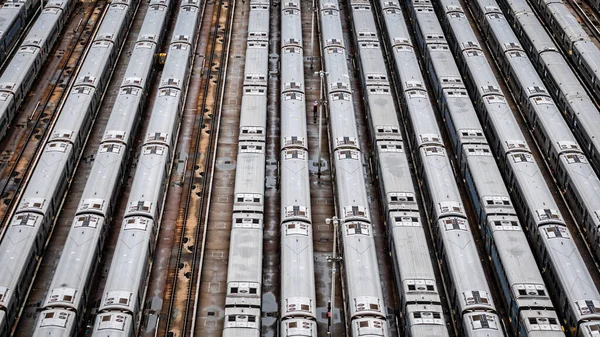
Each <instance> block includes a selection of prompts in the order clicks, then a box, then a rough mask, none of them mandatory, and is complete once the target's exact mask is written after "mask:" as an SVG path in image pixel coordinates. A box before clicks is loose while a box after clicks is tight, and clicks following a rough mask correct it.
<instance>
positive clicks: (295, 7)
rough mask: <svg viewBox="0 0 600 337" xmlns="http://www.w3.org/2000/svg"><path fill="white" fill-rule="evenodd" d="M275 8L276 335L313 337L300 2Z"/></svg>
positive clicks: (314, 314) (313, 294)
mask: <svg viewBox="0 0 600 337" xmlns="http://www.w3.org/2000/svg"><path fill="white" fill-rule="evenodd" d="M281 5H282V6H281V54H280V55H281V99H280V102H281V113H280V116H281V156H280V159H279V167H280V184H279V185H280V190H281V199H280V200H281V306H280V308H281V316H280V317H281V327H280V336H282V337H293V336H306V337H317V323H316V319H317V311H316V302H317V297H316V290H315V266H314V256H313V236H312V228H313V227H312V217H311V212H312V208H311V203H310V176H309V171H308V142H307V140H308V138H307V130H306V128H307V125H306V96H305V92H304V87H305V86H304V51H303V44H302V43H303V39H302V13H301V9H300V6H301V2H300V0H289V1H285V2H283V3H282V4H281ZM261 98H264V99H266V97H261Z"/></svg>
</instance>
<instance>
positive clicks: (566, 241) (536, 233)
mask: <svg viewBox="0 0 600 337" xmlns="http://www.w3.org/2000/svg"><path fill="white" fill-rule="evenodd" d="M474 13H476V14H475V15H476V17H477V21H478V23H479V24H480V28H482V31H483V32H484V35H486V36H487V37H488V40H487V41H488V42H489V44H490V46H491V48H490V49H491V51H492V53H493V54H494V56H495V57H496V59H497V61H498V63H499V64H500V65H501V68H502V71H503V73H504V74H505V75H507V76H508V80H509V81H508V82H509V85H510V86H511V87H512V90H513V92H517V93H519V95H518V97H517V102H518V103H520V104H522V105H523V107H526V109H525V114H526V118H527V119H528V120H529V121H530V123H532V125H535V126H536V128H537V129H538V130H537V131H534V135H535V136H536V138H538V139H539V142H540V145H541V147H542V152H544V153H545V154H546V156H547V157H548V159H549V161H550V162H551V163H553V164H551V165H554V166H555V167H556V166H558V167H559V168H560V169H559V170H563V172H564V171H567V166H566V165H565V164H564V163H566V160H565V159H566V158H568V157H577V158H581V157H579V156H582V157H583V155H582V154H581V151H578V147H577V146H576V143H575V142H573V140H572V138H568V137H569V136H571V137H572V135H569V133H568V127H567V126H566V123H565V122H564V120H562V119H561V118H557V117H555V116H558V115H559V112H558V109H557V107H556V106H555V105H554V103H553V101H552V99H551V98H550V97H548V94H547V92H546V89H545V88H544V87H543V85H542V84H539V78H537V77H536V76H537V74H536V73H535V70H534V69H533V65H532V64H531V62H530V61H529V60H528V59H527V57H526V56H525V55H524V52H523V50H522V49H521V47H520V45H519V43H518V41H516V37H515V36H514V34H512V33H511V30H510V28H509V26H508V23H507V21H506V19H504V17H503V15H502V14H499V13H498V10H497V5H496V4H495V2H493V1H488V0H479V1H478V2H477V6H474ZM471 57H474V56H471ZM475 72H477V73H481V67H479V68H477V69H472V70H471V71H470V76H471V81H473V82H474V83H473V87H475V86H477V85H478V84H477V83H481V82H482V81H481V80H480V79H478V77H477V76H475V75H474V74H475ZM473 92H474V93H477V92H478V91H473ZM478 95H479V98H478V99H479V100H481V99H482V98H483V97H481V96H482V95H481V92H480V91H479V94H478ZM494 95H495V96H498V95H500V93H495V94H494ZM493 107H494V105H489V106H488V108H487V109H484V110H483V111H482V114H483V116H482V119H483V120H486V121H488V122H489V123H490V125H491V128H490V129H494V132H493V133H492V135H493V137H492V139H493V142H494V143H495V144H496V146H494V149H496V150H498V151H500V153H499V154H500V155H501V156H504V157H506V158H507V159H506V160H505V163H506V164H507V165H506V166H505V170H504V175H505V179H506V181H507V183H508V187H509V189H510V190H512V191H513V193H514V195H515V200H516V202H515V204H514V205H515V207H516V208H517V210H518V213H519V214H520V215H521V219H522V220H523V223H524V224H525V226H526V228H527V230H528V232H529V234H530V239H531V241H532V243H533V245H532V246H533V247H534V251H535V253H536V255H537V258H538V261H540V264H541V266H542V267H543V268H544V270H545V271H546V273H547V275H548V279H549V280H550V282H549V283H548V292H549V293H550V296H551V298H552V299H553V301H554V303H564V305H561V306H560V307H559V308H558V309H559V311H560V313H561V316H562V323H563V324H564V325H565V326H566V327H567V332H569V334H570V335H572V336H584V335H586V334H585V331H584V330H585V329H583V330H582V329H580V328H578V325H580V326H583V324H584V323H585V322H594V321H596V320H597V317H596V314H595V313H594V310H589V308H588V310H581V308H580V307H578V306H579V305H580V303H582V301H583V302H585V303H589V304H590V308H592V307H593V306H594V305H595V304H594V303H596V301H597V298H598V297H597V296H598V291H597V289H595V287H594V286H593V281H592V280H591V276H590V275H589V273H588V271H587V268H586V267H585V265H584V263H583V260H582V258H581V255H580V254H579V252H578V251H577V248H576V246H575V243H574V242H573V240H572V239H571V234H570V232H569V230H568V228H567V227H566V225H565V223H564V221H563V219H562V215H561V214H560V212H559V211H558V206H557V204H556V202H555V200H554V197H553V195H552V193H551V191H550V190H549V189H548V187H547V184H546V182H545V181H544V178H543V176H542V175H541V172H540V170H539V167H538V166H537V164H536V163H535V161H534V159H533V155H531V153H530V152H529V149H528V147H527V146H526V143H525V140H524V137H523V136H522V135H521V136H519V131H518V126H517V123H516V122H513V121H514V117H512V118H511V116H510V115H509V114H505V113H500V111H505V109H503V108H502V109H501V110H499V112H498V113H496V112H495V110H494V109H493ZM545 132H550V133H551V134H545ZM536 133H537V134H536ZM508 137H510V138H508ZM549 137H552V138H551V139H552V140H550V141H548V138H549ZM565 138H567V139H568V140H567V141H565V140H564V139H565ZM500 143H506V144H507V145H509V146H501V145H500ZM552 143H554V144H552ZM551 151H554V152H551ZM577 158H571V162H573V163H576V161H577ZM575 168H576V167H573V168H569V169H568V170H573V171H572V172H575V171H574V170H575ZM589 170H591V168H589ZM582 172H583V171H580V173H582ZM589 172H590V171H587V174H589ZM580 173H578V174H580ZM556 238H557V239H556ZM555 239H556V240H555ZM559 246H560V247H559ZM566 251H569V253H566ZM566 260H568V262H567V261H566ZM565 264H568V265H570V266H574V267H573V269H571V268H569V269H568V270H566V269H564V268H559V267H557V266H558V265H565ZM566 274H568V275H566ZM575 284H577V285H575ZM538 294H539V292H538ZM583 297H585V299H583ZM584 312H585V313H584ZM544 316H545V317H541V318H543V319H544V320H543V321H540V320H539V318H540V317H536V318H535V321H536V322H543V324H542V327H543V328H544V329H545V330H546V331H551V330H558V329H557V324H555V323H557V322H556V317H554V316H553V315H549V314H547V315H544ZM530 321H533V319H530ZM525 323H526V322H525ZM523 326H524V328H525V329H526V330H528V331H533V328H532V327H531V326H530V325H527V324H524V325H523Z"/></svg>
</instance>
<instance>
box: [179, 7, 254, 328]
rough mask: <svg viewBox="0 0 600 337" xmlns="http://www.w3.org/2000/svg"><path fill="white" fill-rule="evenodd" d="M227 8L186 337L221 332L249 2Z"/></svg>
mask: <svg viewBox="0 0 600 337" xmlns="http://www.w3.org/2000/svg"><path fill="white" fill-rule="evenodd" d="M233 5H235V6H233ZM232 6H233V7H232V8H231V10H232V11H233V24H232V33H231V42H230V50H229V55H228V57H227V76H226V79H225V91H224V97H223V103H222V106H221V109H220V110H219V111H218V112H215V113H218V116H217V117H216V118H218V123H217V125H218V137H217V144H216V150H215V151H216V153H215V157H214V160H215V165H214V166H213V167H212V168H211V173H212V174H211V186H212V188H211V195H210V197H209V198H207V200H206V202H207V203H209V205H207V208H206V209H207V212H206V213H205V214H203V221H204V220H205V219H204V217H207V218H206V224H207V227H206V236H205V246H204V257H203V262H202V266H201V272H200V275H199V276H200V278H199V281H200V283H199V288H198V291H199V293H198V294H197V296H198V303H197V308H196V317H195V319H196V321H195V325H194V330H193V331H192V334H191V336H202V337H213V336H214V337H217V336H219V337H220V336H221V335H222V332H223V318H224V306H225V292H226V290H227V287H226V284H227V260H228V257H229V238H230V231H231V211H232V207H233V185H234V179H235V167H236V157H237V140H238V128H239V118H240V105H241V99H242V91H241V90H240V88H241V87H242V82H243V76H244V63H245V57H244V55H245V52H246V36H247V29H248V10H249V1H242V2H239V1H236V2H232ZM216 131H217V130H215V132H216Z"/></svg>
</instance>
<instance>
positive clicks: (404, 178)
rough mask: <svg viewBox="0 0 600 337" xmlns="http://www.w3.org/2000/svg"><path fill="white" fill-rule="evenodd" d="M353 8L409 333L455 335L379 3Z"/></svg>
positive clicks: (356, 1) (355, 0)
mask: <svg viewBox="0 0 600 337" xmlns="http://www.w3.org/2000/svg"><path fill="white" fill-rule="evenodd" d="M386 6H388V7H386V11H385V13H384V15H385V19H386V20H388V19H390V17H388V13H389V10H390V7H389V6H390V3H389V2H386ZM349 7H350V8H349V9H350V13H351V17H352V23H353V29H352V31H353V38H354V45H355V47H356V50H357V51H358V52H357V53H356V55H357V56H358V58H357V61H358V62H357V65H358V69H359V71H360V79H361V84H362V92H363V98H364V101H365V106H366V113H367V118H368V120H369V130H370V135H371V144H372V146H373V149H374V151H373V154H374V158H373V159H374V160H375V161H376V164H375V165H372V166H373V167H375V168H376V173H377V178H378V179H377V180H378V182H379V189H380V192H381V194H380V197H381V200H382V203H383V211H384V214H385V219H386V223H387V229H388V233H387V237H388V241H389V249H390V253H391V256H392V261H393V269H394V275H395V281H396V288H397V291H398V294H399V296H400V304H401V306H400V312H401V317H402V318H403V319H402V326H403V330H404V335H405V336H413V337H416V336H423V337H425V336H440V337H443V336H449V334H448V326H447V325H446V323H447V322H446V319H445V317H444V312H443V309H442V303H441V299H440V294H439V287H438V284H439V280H437V279H436V275H435V271H434V265H433V262H432V256H431V254H430V250H429V247H428V244H427V239H426V234H425V229H424V228H423V222H422V219H421V211H423V209H422V207H421V206H420V205H419V202H418V200H417V199H416V193H415V187H414V182H413V179H412V178H411V172H410V163H409V160H408V157H407V154H406V153H405V149H406V144H405V142H404V141H403V136H402V129H403V127H402V126H401V125H400V122H399V119H398V118H399V115H400V113H399V109H398V108H399V107H398V106H396V103H395V98H394V96H393V93H392V85H391V80H390V77H389V75H388V72H387V70H386V65H385V58H384V54H383V51H382V49H383V48H382V46H381V42H380V40H379V39H380V36H379V34H378V30H377V27H376V25H375V16H374V9H375V8H374V7H371V5H370V3H369V1H364V0H352V1H350V2H349ZM395 9H398V10H399V9H400V8H399V7H395ZM392 20H393V19H392ZM390 23H391V21H390ZM395 24H397V23H395Z"/></svg>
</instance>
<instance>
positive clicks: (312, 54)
mask: <svg viewBox="0 0 600 337" xmlns="http://www.w3.org/2000/svg"><path fill="white" fill-rule="evenodd" d="M311 10H312V15H311V20H310V70H313V62H314V58H315V47H314V46H315V45H314V43H315V16H316V15H317V0H313V1H312V8H311Z"/></svg>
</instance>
